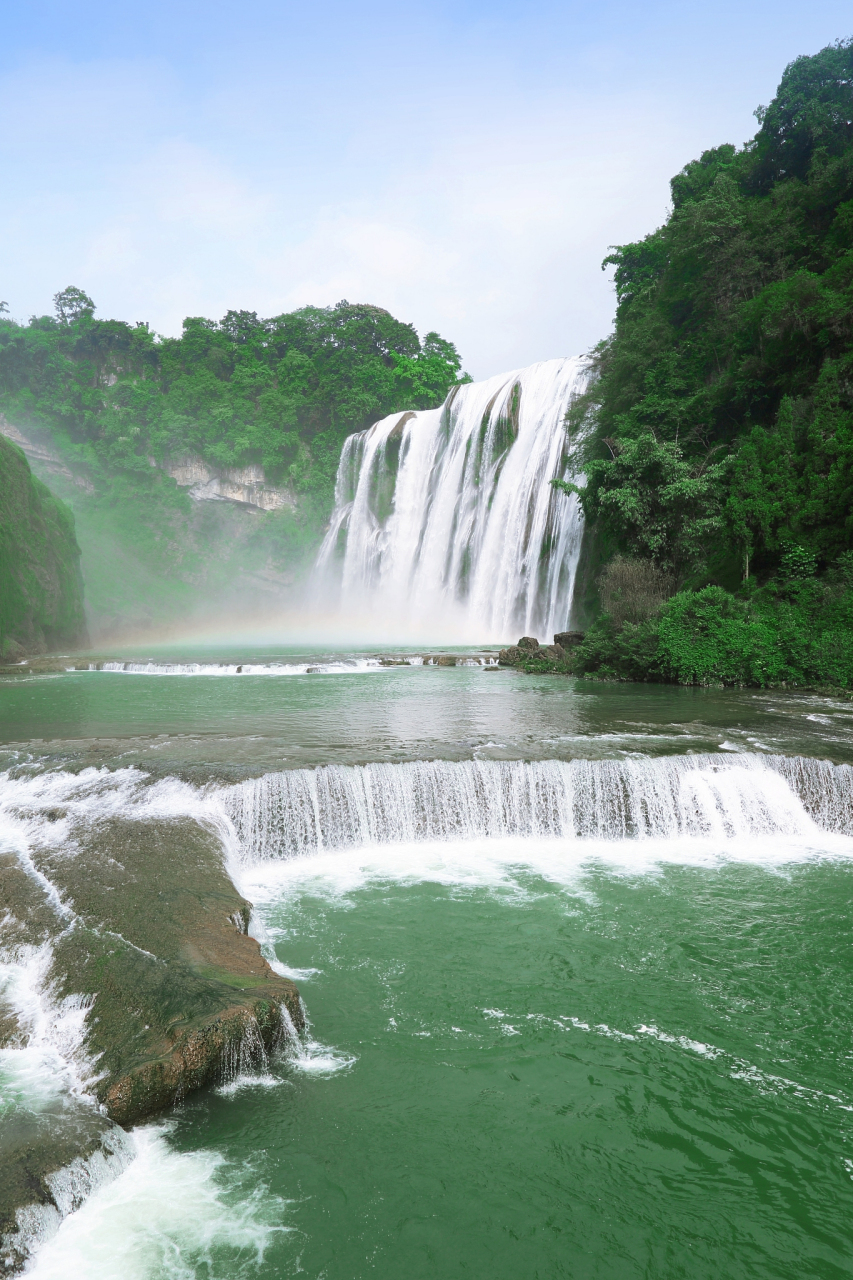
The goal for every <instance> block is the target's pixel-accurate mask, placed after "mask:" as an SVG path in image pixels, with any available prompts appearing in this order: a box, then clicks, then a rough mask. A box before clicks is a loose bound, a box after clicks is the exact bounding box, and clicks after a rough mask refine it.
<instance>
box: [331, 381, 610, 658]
mask: <svg viewBox="0 0 853 1280" xmlns="http://www.w3.org/2000/svg"><path fill="white" fill-rule="evenodd" d="M585 377H586V366H585V364H584V362H583V361H582V360H579V359H560V360H547V361H543V362H542V363H540V364H534V365H531V366H530V367H529V368H527V369H521V370H517V371H515V372H512V373H507V374H500V375H498V376H497V377H494V378H490V379H488V380H487V381H485V382H474V383H470V384H466V385H463V386H459V387H454V388H453V389H452V390H451V392H450V394H449V395H448V397H447V400H446V401H445V403H444V405H442V407H441V408H440V409H430V410H425V411H421V412H419V413H404V414H399V413H397V414H392V415H391V416H390V417H387V418H383V419H382V420H381V421H380V422H377V423H375V424H374V425H373V426H372V427H370V428H369V430H367V431H361V432H358V433H357V434H356V435H352V436H350V437H349V438H348V440H347V441H346V444H345V445H344V449H343V453H342V455H341V461H340V465H339V467H338V476H337V482H336V487H335V509H334V513H333V516H332V521H331V525H330V527H329V531H328V533H327V535H326V538H325V541H324V543H323V546H322V548H321V550H320V554H319V557H318V560H317V568H316V571H315V573H316V577H317V579H318V581H319V583H320V584H322V585H323V586H324V587H325V588H328V586H329V581H330V579H331V580H332V581H333V583H334V587H335V589H336V590H337V592H338V593H339V600H340V604H341V608H342V610H343V611H344V612H345V613H346V614H347V615H351V616H352V615H358V614H359V613H362V612H364V611H366V610H380V611H381V616H382V618H383V629H384V630H385V632H386V633H387V632H388V630H389V628H391V629H396V630H397V631H398V632H399V633H400V634H406V633H408V632H410V631H415V632H417V631H423V630H424V628H425V627H429V626H430V625H431V624H432V625H434V623H435V620H436V619H437V618H440V619H441V627H442V635H443V636H444V637H445V638H447V637H448V636H449V635H450V634H451V632H452V633H453V634H454V635H455V637H456V638H457V639H461V640H464V639H468V640H471V641H472V642H483V641H486V640H502V639H505V638H506V637H507V636H509V635H515V634H518V633H520V632H531V631H532V632H534V633H539V634H546V635H547V634H550V633H551V632H556V631H561V630H563V629H565V627H566V626H567V625H568V623H569V614H570V610H571V600H572V594H573V590H574V585H575V578H576V575H577V568H578V560H579V557H580V549H581V536H582V533H583V519H582V515H581V511H580V508H579V506H578V503H577V499H576V498H574V497H572V498H569V499H567V498H566V497H565V495H563V494H560V493H557V492H555V491H554V489H552V488H551V486H550V484H549V481H550V480H552V479H555V478H562V479H568V478H570V472H569V464H568V456H567V455H568V445H569V440H568V434H567V430H566V425H565V419H566V411H567V409H568V407H569V404H570V402H571V398H572V396H573V395H576V394H577V393H578V392H579V391H580V390H582V388H583V385H584V381H585Z"/></svg>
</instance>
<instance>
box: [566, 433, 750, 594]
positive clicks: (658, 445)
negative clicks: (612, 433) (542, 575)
mask: <svg viewBox="0 0 853 1280" xmlns="http://www.w3.org/2000/svg"><path fill="white" fill-rule="evenodd" d="M611 453H612V456H611V457H610V458H607V459H602V458H594V459H592V461H590V463H589V465H588V467H587V473H586V484H585V486H584V488H583V489H581V490H576V488H575V486H573V485H571V484H568V483H567V482H565V481H562V480H555V481H552V483H553V484H554V485H555V487H557V488H561V489H563V490H564V491H569V492H573V491H577V492H579V495H580V500H581V504H582V506H583V510H584V515H585V517H586V518H587V519H588V520H590V521H591V522H593V523H597V524H600V526H601V527H602V529H603V530H604V532H605V534H608V535H611V536H613V537H614V538H615V539H617V540H618V541H619V542H620V543H621V545H623V546H624V547H625V548H626V550H628V551H629V552H630V553H631V555H634V556H638V557H641V558H648V559H649V560H652V561H653V562H654V564H655V565H657V566H659V567H660V569H662V570H664V571H666V572H668V573H671V574H673V575H674V577H675V578H676V580H678V581H681V580H682V579H683V578H684V576H685V575H686V574H687V573H689V572H691V571H694V570H696V569H697V568H698V567H700V566H701V565H702V564H703V563H704V560H705V557H706V555H707V548H708V545H709V541H710V540H711V539H713V537H714V535H716V534H717V533H718V532H719V531H720V529H721V528H722V519H721V506H722V480H723V476H724V473H725V466H724V465H723V464H721V463H711V462H709V461H708V460H707V459H697V460H696V461H694V462H692V463H691V462H688V461H687V460H686V459H685V458H684V454H683V451H682V450H681V448H680V447H679V446H678V445H677V444H674V443H672V442H670V441H666V440H658V439H657V437H656V436H655V435H653V434H652V433H651V432H647V433H645V434H643V435H641V436H638V437H637V438H636V439H631V438H628V439H626V440H619V441H612V442H611Z"/></svg>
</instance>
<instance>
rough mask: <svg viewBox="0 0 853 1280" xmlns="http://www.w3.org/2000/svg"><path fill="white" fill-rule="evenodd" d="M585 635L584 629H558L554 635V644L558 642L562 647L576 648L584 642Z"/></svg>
mask: <svg viewBox="0 0 853 1280" xmlns="http://www.w3.org/2000/svg"><path fill="white" fill-rule="evenodd" d="M583 637H584V633H583V631H558V632H557V634H556V635H555V636H554V644H558V645H559V646H560V648H561V649H574V648H575V646H576V645H579V644H581V643H582V642H583Z"/></svg>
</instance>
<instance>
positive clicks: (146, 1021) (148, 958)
mask: <svg viewBox="0 0 853 1280" xmlns="http://www.w3.org/2000/svg"><path fill="white" fill-rule="evenodd" d="M71 840H72V847H71V849H69V848H68V847H67V846H65V845H59V846H58V847H56V848H54V849H52V850H49V851H47V853H46V854H45V855H44V863H45V866H44V867H43V869H44V870H45V872H46V874H47V875H48V876H49V878H50V880H51V882H52V883H53V884H54V885H55V886H56V887H57V889H58V890H59V892H60V894H61V895H62V897H63V900H65V901H70V902H71V903H73V910H74V913H75V921H74V924H73V926H72V927H70V928H68V929H66V930H65V931H63V933H62V935H61V937H60V938H58V939H57V941H56V943H55V946H54V960H53V969H52V977H53V981H54V985H55V989H56V992H57V995H58V996H59V997H60V998H68V997H71V996H82V997H83V999H84V1000H88V1001H91V1007H90V1008H89V1011H88V1013H87V1016H86V1050H87V1052H88V1054H89V1055H91V1056H92V1057H93V1058H94V1059H95V1060H96V1063H97V1077H98V1078H97V1080H96V1081H95V1082H94V1085H93V1088H94V1092H95V1095H96V1097H97V1098H98V1100H99V1101H100V1102H101V1103H103V1105H104V1106H105V1108H106V1110H107V1114H108V1115H109V1116H110V1117H111V1118H112V1119H114V1120H116V1121H118V1122H119V1123H120V1124H129V1123H131V1122H133V1121H135V1120H138V1119H140V1118H141V1117H142V1116H145V1115H150V1114H151V1113H153V1112H156V1111H159V1110H162V1109H163V1108H165V1107H168V1106H170V1105H171V1104H172V1103H173V1102H175V1101H176V1100H177V1099H179V1098H180V1097H182V1096H184V1095H185V1094H186V1093H189V1092H191V1091H192V1090H194V1089H197V1088H199V1087H201V1086H202V1085H204V1084H208V1083H210V1082H211V1081H213V1080H216V1079H217V1078H219V1077H221V1076H222V1075H223V1074H227V1072H228V1071H229V1070H233V1069H234V1067H235V1065H236V1062H237V1060H238V1059H239V1057H240V1055H243V1056H244V1057H245V1056H246V1055H249V1056H250V1057H251V1056H252V1055H253V1054H254V1055H256V1056H262V1055H263V1053H264V1052H268V1051H269V1050H270V1048H271V1047H273V1045H274V1043H275V1041H276V1040H277V1039H278V1038H280V1036H281V1035H282V1034H284V1028H286V1026H287V1025H288V1022H289V1023H290V1024H292V1025H294V1026H297V1027H298V1026H299V1025H300V1024H301V1020H302V1015H301V1010H300V1005H299V997H298V993H297V991H296V988H295V987H294V986H293V984H292V983H291V982H288V981H287V979H285V978H281V977H279V975H278V974H276V973H275V972H274V971H273V970H272V969H271V968H270V966H269V964H268V963H267V961H266V960H265V959H264V958H263V956H262V955H261V951H260V947H259V945H258V943H257V942H256V941H255V939H254V938H251V937H249V936H248V934H247V932H246V931H247V928H248V922H249V915H250V911H251V905H250V904H249V903H248V902H246V900H245V899H244V898H242V897H241V896H240V895H239V894H238V893H237V891H236V889H235V888H234V886H233V884H232V883H231V881H230V879H229V878H228V876H227V875H226V873H225V871H224V868H223V865H222V846H221V843H220V840H219V838H218V836H217V834H216V833H215V832H212V831H207V830H205V829H204V828H203V827H202V826H200V825H199V824H198V823H196V822H194V821H193V820H192V819H190V818H183V817H182V818H174V819H158V820H156V821H155V820H151V819H145V820H137V821H134V820H132V819H127V818H115V819H112V820H110V821H106V822H102V823H99V824H98V825H97V826H96V827H95V828H90V829H87V830H83V831H78V832H75V833H73V834H72V837H71ZM69 854H70V855H71V856H69Z"/></svg>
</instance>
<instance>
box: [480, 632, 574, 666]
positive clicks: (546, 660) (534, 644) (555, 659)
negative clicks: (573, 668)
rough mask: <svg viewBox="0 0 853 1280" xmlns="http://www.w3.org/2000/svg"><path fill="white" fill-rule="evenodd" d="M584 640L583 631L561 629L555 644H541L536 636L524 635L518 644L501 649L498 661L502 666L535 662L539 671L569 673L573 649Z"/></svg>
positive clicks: (555, 637) (555, 638)
mask: <svg viewBox="0 0 853 1280" xmlns="http://www.w3.org/2000/svg"><path fill="white" fill-rule="evenodd" d="M582 640H583V632H582V631H561V632H559V633H558V634H557V635H555V636H554V643H553V644H545V645H541V644H540V643H539V641H538V640H537V639H536V638H535V636H522V637H521V639H520V640H519V642H518V644H513V645H509V646H508V647H507V648H506V649H501V651H500V654H499V655H498V662H499V663H500V665H501V666H502V667H518V666H522V665H525V664H529V663H531V662H534V663H535V664H536V667H535V669H536V670H537V671H544V672H547V671H548V670H549V669H551V670H555V671H559V672H561V673H562V674H566V673H567V666H568V663H569V657H570V654H571V651H572V649H573V648H574V647H575V646H576V645H578V644H580V642H581V641H582Z"/></svg>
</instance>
